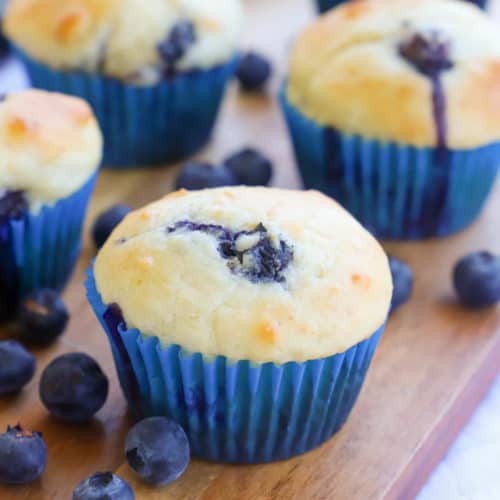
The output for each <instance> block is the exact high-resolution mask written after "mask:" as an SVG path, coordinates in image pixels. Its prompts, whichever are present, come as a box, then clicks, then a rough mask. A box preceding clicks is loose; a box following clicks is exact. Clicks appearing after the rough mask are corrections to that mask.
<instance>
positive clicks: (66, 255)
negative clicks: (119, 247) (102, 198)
mask: <svg viewBox="0 0 500 500" xmlns="http://www.w3.org/2000/svg"><path fill="white" fill-rule="evenodd" d="M95 178H96V176H95V175H93V176H92V177H91V178H90V179H89V180H88V181H87V182H86V183H85V185H84V186H83V187H81V188H80V189H79V190H78V191H76V192H75V193H73V194H72V195H70V196H68V197H67V198H63V199H61V200H59V201H57V202H56V203H55V204H54V205H43V206H42V207H41V208H40V210H39V212H38V213H31V212H29V213H28V214H27V215H26V216H25V217H23V218H21V219H18V220H12V219H11V220H9V219H7V220H5V221H2V222H0V275H1V276H0V321H5V320H7V319H11V318H12V317H13V315H14V314H15V312H16V309H17V305H18V303H19V300H20V299H21V298H22V297H23V296H25V295H26V294H27V293H29V292H31V291H33V290H36V289H38V288H44V287H48V288H53V289H56V290H61V289H62V288H64V286H65V285H66V283H67V281H68V280H69V278H70V277H71V273H72V271H73V268H74V266H75V264H76V261H77V259H78V256H79V255H80V249H81V232H82V225H83V221H84V218H85V212H86V208H87V205H88V201H89V199H90V196H91V194H92V190H93V188H94V184H95Z"/></svg>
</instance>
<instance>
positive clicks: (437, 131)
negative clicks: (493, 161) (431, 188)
mask: <svg viewBox="0 0 500 500" xmlns="http://www.w3.org/2000/svg"><path fill="white" fill-rule="evenodd" d="M499 81H500V28H499V27H498V26H496V25H495V24H494V22H493V21H492V20H490V19H489V18H488V17H487V16H486V15H485V14H484V13H483V12H482V11H481V10H480V9H479V8H478V7H476V6H474V5H472V4H470V3H466V2H462V1H456V0H359V1H356V2H348V3H346V4H344V5H342V6H340V7H338V8H336V9H334V10H332V11H331V12H330V13H328V14H326V15H324V16H322V17H321V18H319V19H318V20H317V21H316V22H315V23H313V24H312V25H311V26H310V27H309V28H308V29H307V30H306V31H305V32H304V33H303V34H302V35H301V36H300V37H299V39H298V40H297V42H296V43H295V46H294V48H293V51H292V56H291V69H290V75H289V82H288V92H287V95H288V99H289V101H290V102H291V103H292V104H293V105H295V106H296V107H297V108H298V109H300V111H301V112H302V113H304V114H305V115H306V116H308V117H310V118H312V119H314V120H315V121H317V122H319V123H320V124H322V125H327V126H333V127H336V128H339V129H340V130H341V131H342V132H344V133H348V134H361V135H363V136H364V137H368V138H374V139H378V140H388V141H396V142H400V143H406V144H411V145H415V146H419V147H424V146H428V147H430V146H440V145H441V146H448V147H451V148H455V149H468V148H474V147H478V146H481V145H484V144H487V143H490V142H494V141H498V140H500V85H499V83H498V82H499Z"/></svg>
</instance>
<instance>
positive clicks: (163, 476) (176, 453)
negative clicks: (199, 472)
mask: <svg viewBox="0 0 500 500" xmlns="http://www.w3.org/2000/svg"><path fill="white" fill-rule="evenodd" d="M125 454H126V457H127V462H128V464H129V465H130V467H131V468H132V469H133V470H134V471H135V472H136V473H137V474H138V475H139V476H140V477H142V479H144V480H145V481H147V482H149V483H152V484H155V485H164V484H168V483H171V482H172V481H175V480H176V479H178V478H179V477H180V476H181V475H182V474H183V472H184V471H185V470H186V468H187V466H188V464H189V455H190V449H189V442H188V439H187V436H186V433H185V432H184V430H183V429H182V427H181V426H180V425H179V424H178V423H176V422H174V421H173V420H170V419H168V418H166V417H151V418H146V419H144V420H141V421H140V422H138V423H137V424H135V425H134V427H132V429H130V431H129V432H128V434H127V439H126V441H125Z"/></svg>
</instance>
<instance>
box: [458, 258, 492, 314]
mask: <svg viewBox="0 0 500 500" xmlns="http://www.w3.org/2000/svg"><path fill="white" fill-rule="evenodd" d="M453 284H454V286H455V290H456V292H457V294H458V297H459V298H460V301H461V302H462V303H463V304H464V305H465V306H467V307H471V308H480V307H489V306H493V305H495V304H497V303H498V302H500V255H493V254H492V253H490V252H486V251H481V252H474V253H470V254H469V255H466V256H465V257H463V258H462V259H460V260H459V261H458V262H457V264H456V265H455V268H454V270H453Z"/></svg>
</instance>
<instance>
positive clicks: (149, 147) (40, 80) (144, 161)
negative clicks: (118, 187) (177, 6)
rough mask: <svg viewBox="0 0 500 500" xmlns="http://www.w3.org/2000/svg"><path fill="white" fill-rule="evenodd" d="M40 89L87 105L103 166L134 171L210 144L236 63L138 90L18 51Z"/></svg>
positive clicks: (183, 155)
mask: <svg viewBox="0 0 500 500" xmlns="http://www.w3.org/2000/svg"><path fill="white" fill-rule="evenodd" d="M17 52H18V55H19V56H20V58H21V59H22V60H23V62H24V64H25V65H26V68H27V71H28V74H29V76H30V78H31V82H32V83H33V85H34V86H35V87H39V88H43V89H46V90H50V91H57V92H63V93H65V94H71V95H75V96H78V97H81V98H83V99H85V100H86V101H88V102H89V103H90V104H91V106H92V108H93V110H94V113H95V115H96V117H97V119H98V121H99V124H100V126H101V129H102V132H103V135H104V165H105V166H109V167H133V166H138V165H154V164H159V163H166V162H170V161H174V160H178V159H181V158H183V157H186V156H188V155H190V154H192V153H194V152H195V151H197V150H199V149H200V148H202V147H203V146H204V145H205V144H206V143H207V142H208V140H209V139H210V135H211V133H212V130H213V127H214V124H215V121H216V119H217V115H218V112H219V108H220V105H221V102H222V98H223V95H224V90H225V87H226V84H227V83H228V81H229V80H230V79H231V77H232V76H233V74H234V72H235V71H236V66H237V58H234V59H233V60H231V61H230V62H228V63H227V64H224V65H220V66H217V67H216V68H213V69H210V70H206V71H201V70H200V71H193V72H190V73H186V74H179V75H176V76H175V77H173V78H171V79H169V80H164V81H162V82H161V83H159V84H157V85H154V86H137V85H132V84H127V83H124V82H121V81H120V80H117V79H113V78H108V77H104V76H101V75H97V74H91V73H84V72H81V71H58V70H55V69H52V68H50V67H48V66H45V65H43V64H41V63H39V62H37V61H34V60H33V59H31V58H30V57H28V56H27V55H26V54H25V53H23V52H22V51H19V50H18V51H17Z"/></svg>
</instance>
